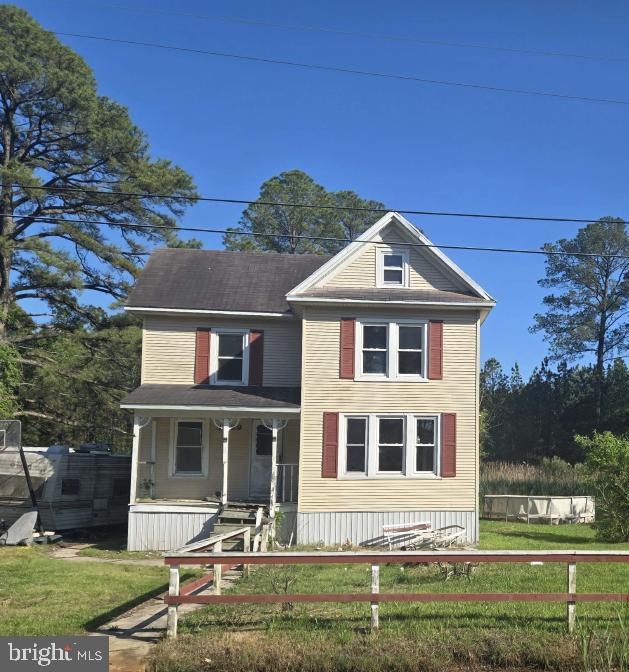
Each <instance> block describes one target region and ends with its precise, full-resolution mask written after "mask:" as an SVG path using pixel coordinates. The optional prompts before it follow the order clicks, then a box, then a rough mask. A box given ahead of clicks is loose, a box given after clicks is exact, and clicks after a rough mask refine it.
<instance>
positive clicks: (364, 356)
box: [355, 321, 427, 380]
mask: <svg viewBox="0 0 629 672" xmlns="http://www.w3.org/2000/svg"><path fill="white" fill-rule="evenodd" d="M426 329H427V327H426V323H425V322H405V321H399V322H379V323H374V322H359V323H357V329H356V367H355V368H356V374H357V375H356V377H357V378H358V379H359V380H370V379H386V380H425V379H426V365H427V351H426Z"/></svg>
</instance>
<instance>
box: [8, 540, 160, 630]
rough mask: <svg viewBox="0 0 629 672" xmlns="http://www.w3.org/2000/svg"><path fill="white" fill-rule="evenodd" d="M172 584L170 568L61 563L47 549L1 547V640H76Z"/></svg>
mask: <svg viewBox="0 0 629 672" xmlns="http://www.w3.org/2000/svg"><path fill="white" fill-rule="evenodd" d="M167 583H168V570H167V569H166V568H165V567H143V566H133V565H123V564H108V563H100V562H99V563H96V562H78V561H72V562H69V561H67V560H56V559H53V558H51V557H50V549H49V548H47V547H33V548H26V547H15V548H9V547H6V546H5V547H0V635H38V634H41V635H64V634H75V633H80V632H84V631H88V630H92V629H94V628H95V627H97V626H99V625H101V624H102V623H105V622H107V621H108V620H109V619H111V618H114V617H115V616H116V615H118V614H120V613H122V612H124V611H126V610H127V609H129V608H131V607H132V606H134V605H135V604H138V603H140V602H142V601H144V600H145V599H146V598H148V597H149V596H151V595H154V594H156V593H159V592H161V591H163V590H164V589H165V588H166V587H167Z"/></svg>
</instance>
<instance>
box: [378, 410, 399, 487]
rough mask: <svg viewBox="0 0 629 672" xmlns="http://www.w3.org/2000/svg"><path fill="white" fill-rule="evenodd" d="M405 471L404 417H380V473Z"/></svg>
mask: <svg viewBox="0 0 629 672" xmlns="http://www.w3.org/2000/svg"><path fill="white" fill-rule="evenodd" d="M385 472H386V473H395V474H401V473H403V472H404V418H403V417H402V418H386V417H385V418H378V473H385Z"/></svg>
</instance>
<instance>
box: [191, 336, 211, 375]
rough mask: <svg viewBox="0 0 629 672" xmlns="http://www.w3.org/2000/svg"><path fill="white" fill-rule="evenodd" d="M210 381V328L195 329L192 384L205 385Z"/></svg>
mask: <svg viewBox="0 0 629 672" xmlns="http://www.w3.org/2000/svg"><path fill="white" fill-rule="evenodd" d="M209 382H210V329H207V328H206V327H199V328H198V329H197V340H196V348H195V352H194V384H195V385H207V384H208V383H209Z"/></svg>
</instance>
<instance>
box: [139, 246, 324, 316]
mask: <svg viewBox="0 0 629 672" xmlns="http://www.w3.org/2000/svg"><path fill="white" fill-rule="evenodd" d="M329 258H330V257H329V256H324V255H318V254H278V253H275V252H232V251H229V250H187V249H172V248H171V249H161V250H155V251H154V252H153V253H152V254H151V256H150V258H149V260H148V262H147V264H146V266H145V267H144V270H143V271H142V273H141V274H140V277H139V278H138V280H137V282H136V285H135V287H134V289H133V291H132V292H131V295H130V296H129V299H128V301H127V306H128V307H130V308H133V307H136V308H180V309H181V308H184V309H185V308H189V309H192V310H233V311H245V312H261V313H285V312H286V313H288V312H290V307H289V306H288V304H287V303H286V299H285V298H284V297H285V295H286V294H287V293H288V292H289V291H290V290H291V289H293V288H294V287H296V286H297V285H298V284H299V283H300V282H302V281H303V280H305V279H306V278H307V277H309V276H310V275H312V273H314V272H315V271H316V270H317V269H318V268H319V267H320V266H322V265H323V264H324V263H325V262H326V261H327V260H328V259H329Z"/></svg>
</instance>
